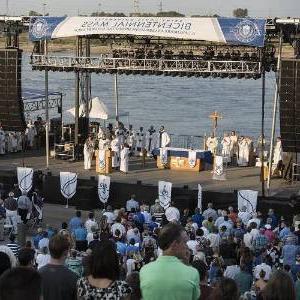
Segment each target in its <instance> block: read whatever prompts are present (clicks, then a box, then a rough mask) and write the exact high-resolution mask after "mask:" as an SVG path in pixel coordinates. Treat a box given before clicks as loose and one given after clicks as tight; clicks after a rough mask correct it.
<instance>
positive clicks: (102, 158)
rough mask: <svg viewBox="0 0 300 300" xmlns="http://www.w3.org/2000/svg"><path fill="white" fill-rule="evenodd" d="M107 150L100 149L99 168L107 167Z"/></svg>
mask: <svg viewBox="0 0 300 300" xmlns="http://www.w3.org/2000/svg"><path fill="white" fill-rule="evenodd" d="M105 165H106V163H105V150H99V168H100V169H105Z"/></svg>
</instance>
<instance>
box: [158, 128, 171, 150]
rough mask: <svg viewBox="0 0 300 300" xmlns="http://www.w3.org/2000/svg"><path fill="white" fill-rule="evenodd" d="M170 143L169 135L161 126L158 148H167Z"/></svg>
mask: <svg viewBox="0 0 300 300" xmlns="http://www.w3.org/2000/svg"><path fill="white" fill-rule="evenodd" d="M170 143H171V138H170V136H169V134H168V133H167V132H166V131H165V127H164V126H161V127H160V129H159V148H165V147H168V146H169V145H170Z"/></svg>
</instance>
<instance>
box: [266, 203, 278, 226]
mask: <svg viewBox="0 0 300 300" xmlns="http://www.w3.org/2000/svg"><path fill="white" fill-rule="evenodd" d="M268 218H271V219H272V223H271V226H272V229H274V228H276V227H277V226H278V218H277V217H276V215H275V213H274V210H273V209H272V208H270V209H269V211H268Z"/></svg>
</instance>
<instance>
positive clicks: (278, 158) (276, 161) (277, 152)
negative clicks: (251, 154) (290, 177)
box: [272, 137, 283, 175]
mask: <svg viewBox="0 0 300 300" xmlns="http://www.w3.org/2000/svg"><path fill="white" fill-rule="evenodd" d="M282 153H283V151H282V144H281V138H280V137H278V138H277V140H276V145H275V148H274V155H273V164H272V175H274V173H275V171H276V170H278V172H279V175H281V174H280V172H281V165H282Z"/></svg>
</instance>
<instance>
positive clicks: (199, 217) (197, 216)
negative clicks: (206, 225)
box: [192, 208, 204, 228]
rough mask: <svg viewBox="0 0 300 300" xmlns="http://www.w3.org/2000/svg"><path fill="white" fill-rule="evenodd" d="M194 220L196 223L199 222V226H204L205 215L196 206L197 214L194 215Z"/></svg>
mask: <svg viewBox="0 0 300 300" xmlns="http://www.w3.org/2000/svg"><path fill="white" fill-rule="evenodd" d="M192 220H193V222H194V223H197V225H198V227H199V228H201V227H202V222H203V220H204V217H203V216H202V214H201V212H200V209H199V208H195V214H194V215H193V216H192Z"/></svg>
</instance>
